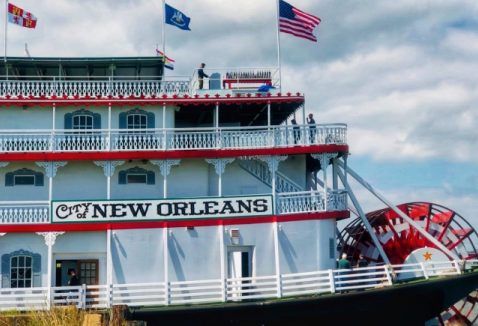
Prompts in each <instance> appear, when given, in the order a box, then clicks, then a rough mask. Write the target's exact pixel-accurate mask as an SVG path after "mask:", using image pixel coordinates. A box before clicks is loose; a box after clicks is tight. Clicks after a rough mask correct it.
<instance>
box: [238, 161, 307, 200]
mask: <svg viewBox="0 0 478 326" xmlns="http://www.w3.org/2000/svg"><path fill="white" fill-rule="evenodd" d="M239 166H240V167H241V168H242V169H243V170H245V171H247V172H249V173H250V174H251V175H253V176H254V177H256V178H257V179H259V180H260V181H262V182H263V183H264V184H266V185H268V186H269V187H271V186H272V173H271V172H270V171H269V167H268V166H267V164H266V163H264V162H261V161H258V160H239ZM298 191H304V189H303V188H302V187H301V186H300V185H298V184H297V183H295V182H294V181H293V180H291V179H289V178H288V177H287V176H285V175H284V174H283V173H281V172H279V171H277V172H276V192H277V193H286V192H298Z"/></svg>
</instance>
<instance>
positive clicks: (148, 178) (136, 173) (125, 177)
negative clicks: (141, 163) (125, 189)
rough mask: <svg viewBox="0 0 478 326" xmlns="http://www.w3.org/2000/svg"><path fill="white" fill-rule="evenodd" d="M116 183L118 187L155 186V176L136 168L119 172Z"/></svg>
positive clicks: (150, 172) (151, 172) (152, 173)
mask: <svg viewBox="0 0 478 326" xmlns="http://www.w3.org/2000/svg"><path fill="white" fill-rule="evenodd" d="M118 183H119V184H120V185H126V184H148V185H154V184H155V174H154V172H153V171H148V170H146V169H143V168H140V167H138V166H136V167H134V168H131V169H128V170H124V171H120V172H119V173H118Z"/></svg>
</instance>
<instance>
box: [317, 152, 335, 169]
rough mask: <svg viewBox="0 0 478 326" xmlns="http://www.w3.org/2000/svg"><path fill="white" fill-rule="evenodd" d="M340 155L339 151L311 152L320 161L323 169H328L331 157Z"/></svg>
mask: <svg viewBox="0 0 478 326" xmlns="http://www.w3.org/2000/svg"><path fill="white" fill-rule="evenodd" d="M338 155H339V154H338V153H323V154H310V156H312V158H314V159H316V160H319V161H320V168H321V169H322V171H325V170H326V169H327V166H328V165H329V161H330V159H332V158H336V157H337V156H338Z"/></svg>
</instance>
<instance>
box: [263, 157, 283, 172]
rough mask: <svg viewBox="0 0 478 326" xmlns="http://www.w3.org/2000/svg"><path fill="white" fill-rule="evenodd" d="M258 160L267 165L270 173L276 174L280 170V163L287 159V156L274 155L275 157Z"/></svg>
mask: <svg viewBox="0 0 478 326" xmlns="http://www.w3.org/2000/svg"><path fill="white" fill-rule="evenodd" d="M257 159H258V160H260V161H262V162H264V163H267V166H268V167H269V172H271V173H272V172H276V171H277V169H278V168H279V163H280V162H282V161H285V160H286V159H287V155H274V156H257Z"/></svg>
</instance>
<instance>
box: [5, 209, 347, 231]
mask: <svg viewBox="0 0 478 326" xmlns="http://www.w3.org/2000/svg"><path fill="white" fill-rule="evenodd" d="M349 217H350V212H349V211H336V212H323V213H309V214H291V215H279V216H266V217H247V218H228V219H214V220H212V219H207V220H181V221H157V222H115V223H88V224H86V223H85V224H35V225H1V226H0V232H5V233H19V232H52V231H68V232H82V231H103V230H108V229H111V230H125V229H154V228H164V227H168V228H178V227H187V226H194V227H201V226H216V225H238V224H261V223H273V222H294V221H309V220H328V219H336V220H342V219H346V218H349Z"/></svg>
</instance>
